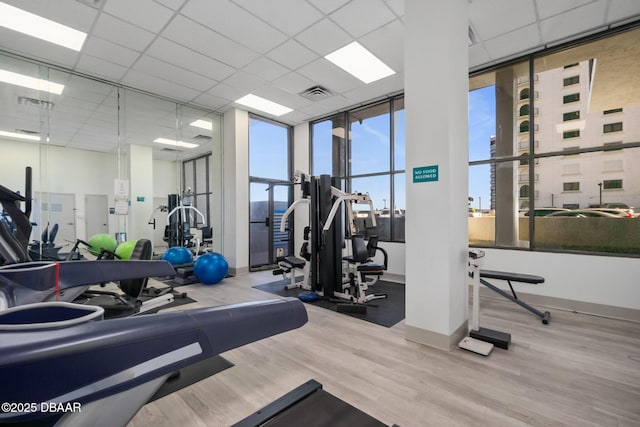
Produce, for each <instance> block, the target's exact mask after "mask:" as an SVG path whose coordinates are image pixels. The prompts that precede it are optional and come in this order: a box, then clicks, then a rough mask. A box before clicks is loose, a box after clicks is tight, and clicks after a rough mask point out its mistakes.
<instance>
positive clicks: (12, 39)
mask: <svg viewBox="0 0 640 427" xmlns="http://www.w3.org/2000/svg"><path fill="white" fill-rule="evenodd" d="M0 47H1V48H2V49H5V50H7V51H10V52H16V53H20V54H24V53H25V52H28V53H29V56H30V57H31V58H34V59H39V60H41V61H44V62H47V63H49V64H55V65H61V66H63V67H65V68H73V66H74V65H75V63H76V61H77V60H78V57H79V53H78V52H76V51H75V50H71V49H67V48H66V47H62V46H58V45H55V44H53V43H49V42H46V41H44V40H40V39H36V38H34V37H30V36H27V35H26V34H22V33H18V32H16V31H12V30H9V29H7V28H4V27H0Z"/></svg>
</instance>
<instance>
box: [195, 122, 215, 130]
mask: <svg viewBox="0 0 640 427" xmlns="http://www.w3.org/2000/svg"><path fill="white" fill-rule="evenodd" d="M189 124H190V125H191V126H193V127H197V128H200V129H206V130H213V123H212V122H210V121H207V120H202V119H198V120H196V121H194V122H191V123H189Z"/></svg>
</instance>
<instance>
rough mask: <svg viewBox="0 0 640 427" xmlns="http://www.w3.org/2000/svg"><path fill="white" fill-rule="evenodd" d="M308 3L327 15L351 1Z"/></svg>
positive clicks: (331, 0)
mask: <svg viewBox="0 0 640 427" xmlns="http://www.w3.org/2000/svg"><path fill="white" fill-rule="evenodd" d="M307 1H308V2H309V3H311V4H312V5H314V6H315V7H317V8H318V9H320V10H321V11H322V12H323V13H325V14H329V13H331V12H333V11H334V10H336V9H337V8H339V7H341V6H344V5H345V4H347V3H349V2H350V1H351V0H307Z"/></svg>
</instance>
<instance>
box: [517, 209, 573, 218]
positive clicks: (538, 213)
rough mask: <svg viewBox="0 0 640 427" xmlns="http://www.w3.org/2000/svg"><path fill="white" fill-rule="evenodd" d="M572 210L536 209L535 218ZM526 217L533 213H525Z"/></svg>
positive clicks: (534, 211)
mask: <svg viewBox="0 0 640 427" xmlns="http://www.w3.org/2000/svg"><path fill="white" fill-rule="evenodd" d="M568 210H570V209H567V208H535V209H534V210H533V216H547V215H549V214H552V213H554V212H566V211H568ZM523 215H524V216H530V215H531V213H530V211H525V212H524V214H523Z"/></svg>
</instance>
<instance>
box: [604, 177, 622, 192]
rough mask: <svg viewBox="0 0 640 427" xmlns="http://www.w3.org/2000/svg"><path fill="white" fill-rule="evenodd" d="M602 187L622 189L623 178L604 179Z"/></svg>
mask: <svg viewBox="0 0 640 427" xmlns="http://www.w3.org/2000/svg"><path fill="white" fill-rule="evenodd" d="M602 189H603V190H620V189H622V180H621V179H608V180H604V181H602Z"/></svg>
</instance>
